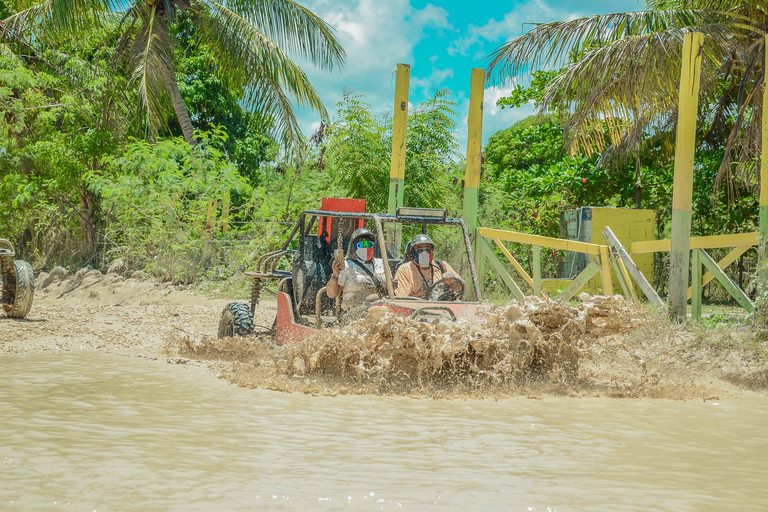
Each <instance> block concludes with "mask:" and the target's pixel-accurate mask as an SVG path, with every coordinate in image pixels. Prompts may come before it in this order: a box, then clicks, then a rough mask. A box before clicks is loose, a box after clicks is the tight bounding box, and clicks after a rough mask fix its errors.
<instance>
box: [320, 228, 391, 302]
mask: <svg viewBox="0 0 768 512" xmlns="http://www.w3.org/2000/svg"><path fill="white" fill-rule="evenodd" d="M349 243H350V251H351V252H353V254H354V257H353V258H352V259H349V260H344V263H343V265H342V263H341V261H337V260H334V261H333V264H332V265H331V270H332V272H333V276H332V277H331V279H330V280H329V281H328V285H327V286H326V289H325V292H326V293H327V294H328V297H330V298H332V299H333V298H335V297H338V296H339V294H341V293H343V294H344V295H343V298H344V300H343V301H342V303H341V305H342V308H343V309H344V310H345V311H349V310H350V309H353V308H355V307H358V306H361V305H364V304H366V303H368V302H372V301H373V300H376V299H377V298H378V297H379V296H380V295H384V294H385V293H386V292H385V291H384V285H383V282H384V262H383V260H382V259H381V258H374V257H373V249H374V246H375V238H374V236H373V233H371V232H370V231H368V230H367V229H365V228H361V229H358V230H356V231H355V232H354V233H352V239H351V240H350V242H349Z"/></svg>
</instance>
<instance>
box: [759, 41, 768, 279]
mask: <svg viewBox="0 0 768 512" xmlns="http://www.w3.org/2000/svg"><path fill="white" fill-rule="evenodd" d="M763 44H765V47H764V50H763V53H765V63H764V65H763V69H764V70H765V69H768V67H767V66H768V36H766V37H763ZM761 132H762V139H763V146H762V152H761V153H760V164H761V165H760V211H759V214H758V219H759V222H760V246H759V248H758V252H759V253H762V254H761V257H762V261H761V262H760V263H761V266H762V267H763V268H762V269H761V272H760V273H761V275H762V278H763V279H762V281H763V286H765V280H766V278H768V276H767V275H766V274H768V270H766V268H765V266H766V264H767V263H768V262H767V261H766V260H768V255H767V254H765V253H766V252H768V251H766V250H765V249H766V244H768V86H767V85H766V80H765V79H763V124H762V130H761Z"/></svg>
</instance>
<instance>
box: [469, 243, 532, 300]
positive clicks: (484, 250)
mask: <svg viewBox="0 0 768 512" xmlns="http://www.w3.org/2000/svg"><path fill="white" fill-rule="evenodd" d="M477 247H478V249H479V251H478V252H479V253H480V257H481V258H482V257H483V256H485V257H487V258H488V261H489V262H490V263H491V266H492V267H493V269H494V270H495V271H496V275H498V276H499V277H501V280H502V281H503V282H504V284H505V285H507V288H509V291H511V292H512V296H513V297H514V298H516V299H518V300H523V299H524V298H525V294H524V293H523V291H522V290H521V289H520V287H519V286H517V283H516V282H515V280H514V279H512V276H510V275H509V272H507V269H506V268H504V265H502V263H501V261H499V258H497V257H496V254H495V253H494V252H493V249H492V248H491V246H490V245H489V244H488V242H486V241H485V239H484V238H481V237H477Z"/></svg>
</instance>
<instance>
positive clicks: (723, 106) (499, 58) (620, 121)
mask: <svg viewBox="0 0 768 512" xmlns="http://www.w3.org/2000/svg"><path fill="white" fill-rule="evenodd" d="M647 8H648V10H646V11H642V12H633V13H617V14H608V15H603V16H588V17H583V18H577V19H574V20H569V21H562V22H553V23H543V24H539V25H536V26H535V27H534V28H533V29H532V30H531V31H529V32H528V33H527V34H525V35H523V36H521V37H519V38H517V39H515V40H512V41H509V42H508V43H506V44H504V45H502V46H500V47H499V48H498V49H497V50H496V51H495V52H494V53H493V55H491V56H490V57H489V64H488V68H489V71H490V73H491V75H492V76H493V77H494V78H495V80H497V81H504V80H506V79H507V78H508V77H511V76H517V75H520V74H521V73H524V72H526V71H533V70H536V69H542V68H549V69H552V68H554V69H557V68H559V67H560V66H565V69H564V71H563V72H562V73H559V74H558V76H557V78H556V79H554V80H552V81H551V82H550V83H549V84H548V85H547V87H546V88H545V90H544V91H543V93H542V94H541V100H540V102H539V108H540V109H541V111H542V112H546V111H549V110H560V111H563V112H565V113H567V114H568V115H567V116H566V117H564V120H563V128H564V132H565V143H566V145H567V146H568V147H569V148H578V149H579V150H580V151H582V152H585V153H587V154H589V153H591V152H593V151H598V152H604V153H605V156H620V157H621V156H626V155H628V154H637V153H639V152H641V151H642V150H643V148H644V147H645V145H646V144H648V143H649V142H650V143H651V144H655V143H656V142H655V139H657V138H660V139H662V141H663V142H660V143H661V144H670V143H671V140H670V138H671V137H673V133H674V132H673V127H674V124H675V120H676V114H677V97H678V96H677V95H678V83H679V76H680V53H681V49H682V41H683V36H684V35H685V34H686V33H688V32H702V33H704V34H705V38H704V41H705V43H704V48H703V56H704V59H703V64H702V73H701V76H702V82H701V93H700V102H701V109H700V119H701V120H707V121H708V122H707V125H706V130H705V131H702V132H701V133H700V134H699V136H700V138H701V140H703V141H704V142H705V144H706V145H707V146H708V148H709V149H712V150H717V151H719V152H720V154H721V158H720V160H721V164H720V166H719V169H718V174H717V182H718V183H719V182H720V181H721V180H723V179H724V178H726V179H727V180H728V181H729V182H731V183H732V182H733V180H738V181H740V182H741V186H749V187H755V186H756V183H757V176H756V169H757V166H756V165H755V162H756V160H757V157H758V156H759V153H758V152H759V147H760V143H759V142H760V122H761V111H762V109H761V104H760V103H761V101H762V95H761V94H756V93H757V92H758V91H759V90H760V89H761V85H762V84H763V83H764V80H765V65H764V63H765V51H766V50H765V33H766V31H767V29H768V16H767V15H766V12H765V5H764V2H759V1H755V0H672V1H669V0H650V1H649V2H648V3H647ZM606 134H607V138H606V137H604V135H606ZM607 144H608V145H607ZM732 162H733V165H732ZM737 186H738V185H737Z"/></svg>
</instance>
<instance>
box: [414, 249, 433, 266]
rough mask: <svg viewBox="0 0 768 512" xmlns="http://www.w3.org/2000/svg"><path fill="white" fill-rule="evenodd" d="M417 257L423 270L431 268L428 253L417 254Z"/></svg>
mask: <svg viewBox="0 0 768 512" xmlns="http://www.w3.org/2000/svg"><path fill="white" fill-rule="evenodd" d="M416 256H417V263H418V264H419V266H420V267H422V268H427V267H429V263H430V262H429V259H430V258H429V256H430V255H429V253H428V252H420V253H417V254H416Z"/></svg>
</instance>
